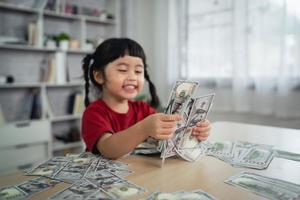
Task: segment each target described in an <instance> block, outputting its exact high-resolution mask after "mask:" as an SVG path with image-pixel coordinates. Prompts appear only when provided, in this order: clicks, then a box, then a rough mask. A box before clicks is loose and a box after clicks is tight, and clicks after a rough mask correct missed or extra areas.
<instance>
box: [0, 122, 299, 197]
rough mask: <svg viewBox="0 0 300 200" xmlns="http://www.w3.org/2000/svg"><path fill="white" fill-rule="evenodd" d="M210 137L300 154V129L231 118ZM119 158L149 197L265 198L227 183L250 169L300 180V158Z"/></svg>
mask: <svg viewBox="0 0 300 200" xmlns="http://www.w3.org/2000/svg"><path fill="white" fill-rule="evenodd" d="M212 127H213V130H212V134H211V136H210V138H209V140H211V141H222V140H231V141H237V140H240V141H249V142H253V143H261V144H271V145H274V147H275V148H278V149H282V150H287V151H292V152H294V153H299V154H300V130H295V129H286V128H275V127H267V126H258V125H251V124H240V123H231V122H215V123H213V124H212ZM119 161H122V162H125V163H128V164H129V169H131V170H133V171H134V173H133V174H132V175H130V176H128V177H126V179H127V180H129V181H131V182H133V183H135V184H137V185H139V186H141V187H143V188H145V189H146V190H147V192H145V193H143V194H141V195H140V196H135V197H133V198H132V199H140V198H142V197H146V196H147V195H149V194H150V193H151V192H154V191H157V190H159V191H161V192H175V191H179V190H186V191H191V190H195V189H202V190H204V191H206V192H208V193H209V194H211V195H213V196H214V197H216V199H228V200H241V199H253V200H254V199H255V200H256V199H257V200H259V199H265V198H263V197H260V196H258V195H255V194H253V193H251V192H248V191H246V190H243V189H241V188H237V187H234V186H230V185H228V184H225V183H224V180H226V179H227V178H228V177H230V176H232V175H234V174H236V173H238V172H241V171H250V172H254V173H257V174H261V175H265V176H270V177H273V178H279V179H283V180H286V181H290V182H293V183H296V184H300V162H296V161H291V160H285V159H280V158H274V159H273V161H272V162H271V164H270V165H269V167H268V168H267V169H265V170H255V169H247V168H234V167H231V165H229V164H227V163H225V162H223V161H220V160H218V159H216V158H214V157H209V156H204V157H203V159H201V160H199V161H197V162H193V163H191V162H187V161H184V160H182V159H180V158H176V157H174V158H169V159H167V160H166V162H165V165H164V166H163V167H162V168H161V159H160V158H159V156H153V155H152V156H127V157H124V158H121V159H119ZM26 179H32V177H29V176H24V175H23V174H22V173H21V172H17V173H13V174H8V175H6V176H2V177H1V180H0V186H1V187H3V186H5V185H11V184H18V183H20V182H22V181H24V180H26ZM66 186H68V184H66V183H60V184H58V185H57V186H55V187H54V188H51V189H48V190H46V191H44V192H41V193H39V194H35V195H33V196H32V198H31V199H45V198H46V197H49V196H51V195H52V194H54V193H56V192H58V191H60V190H62V189H63V188H65V187H66Z"/></svg>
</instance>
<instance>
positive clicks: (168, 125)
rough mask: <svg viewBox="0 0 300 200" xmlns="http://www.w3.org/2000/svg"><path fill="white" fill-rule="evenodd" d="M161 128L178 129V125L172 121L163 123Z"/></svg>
mask: <svg viewBox="0 0 300 200" xmlns="http://www.w3.org/2000/svg"><path fill="white" fill-rule="evenodd" d="M161 127H162V128H176V127H177V123H176V122H172V121H167V122H163V123H161Z"/></svg>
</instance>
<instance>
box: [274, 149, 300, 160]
mask: <svg viewBox="0 0 300 200" xmlns="http://www.w3.org/2000/svg"><path fill="white" fill-rule="evenodd" d="M274 152H275V154H274V155H275V156H276V157H278V158H284V159H288V160H294V161H300V154H297V153H293V152H288V151H283V150H279V149H275V150H274Z"/></svg>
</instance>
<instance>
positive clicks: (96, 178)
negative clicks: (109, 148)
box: [84, 169, 124, 187]
mask: <svg viewBox="0 0 300 200" xmlns="http://www.w3.org/2000/svg"><path fill="white" fill-rule="evenodd" d="M84 179H86V180H88V181H90V182H91V183H93V184H94V185H96V186H98V187H102V186H104V185H111V184H114V183H118V182H122V181H124V179H123V178H122V177H120V176H117V175H116V174H113V173H111V172H109V171H108V170H106V169H103V170H97V171H90V172H88V173H86V174H85V176H84Z"/></svg>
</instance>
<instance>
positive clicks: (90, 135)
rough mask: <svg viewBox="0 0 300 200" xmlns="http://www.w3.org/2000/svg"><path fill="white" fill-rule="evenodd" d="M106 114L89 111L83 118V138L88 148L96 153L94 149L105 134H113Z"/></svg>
mask: <svg viewBox="0 0 300 200" xmlns="http://www.w3.org/2000/svg"><path fill="white" fill-rule="evenodd" d="M105 115H106V114H105V112H101V111H99V110H98V111H97V110H94V109H87V110H86V111H85V112H84V114H83V117H82V137H83V140H84V142H85V144H86V148H87V150H88V151H90V152H94V147H95V145H96V143H97V142H98V140H99V139H100V138H101V136H102V135H103V134H104V133H108V132H111V133H113V128H112V126H111V124H110V122H109V121H108V116H105Z"/></svg>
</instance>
